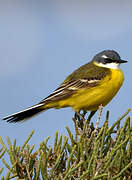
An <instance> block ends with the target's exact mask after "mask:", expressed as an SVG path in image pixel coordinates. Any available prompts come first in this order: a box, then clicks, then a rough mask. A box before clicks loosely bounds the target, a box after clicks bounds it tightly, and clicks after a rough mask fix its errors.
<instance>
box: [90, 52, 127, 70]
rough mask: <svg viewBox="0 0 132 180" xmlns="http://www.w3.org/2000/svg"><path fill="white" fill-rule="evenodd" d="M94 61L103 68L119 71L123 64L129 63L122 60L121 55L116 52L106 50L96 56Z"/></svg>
mask: <svg viewBox="0 0 132 180" xmlns="http://www.w3.org/2000/svg"><path fill="white" fill-rule="evenodd" d="M93 61H94V62H96V63H97V64H99V65H100V66H102V67H107V68H114V69H117V68H118V66H119V65H120V64H121V63H126V62H127V61H125V60H121V57H120V55H119V54H118V53H117V52H116V51H114V50H105V51H102V52H100V53H98V54H96V55H95V56H94V58H93Z"/></svg>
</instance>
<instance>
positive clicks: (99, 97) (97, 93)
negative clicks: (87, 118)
mask: <svg viewBox="0 0 132 180" xmlns="http://www.w3.org/2000/svg"><path fill="white" fill-rule="evenodd" d="M123 81H124V74H123V72H122V71H121V70H120V69H111V73H110V74H109V75H108V76H106V77H105V78H104V79H103V80H102V81H101V82H100V83H99V85H98V86H96V87H93V88H89V89H87V90H86V89H85V90H82V91H80V92H78V95H76V96H75V97H74V98H73V97H72V98H71V102H72V104H71V106H72V107H73V108H74V109H75V110H76V111H78V110H81V109H84V110H90V111H92V110H97V109H98V107H99V106H100V105H101V104H102V105H103V106H105V105H107V104H108V103H109V102H110V101H111V100H112V98H113V97H114V96H115V95H116V93H117V92H118V91H119V89H120V87H121V85H122V83H123Z"/></svg>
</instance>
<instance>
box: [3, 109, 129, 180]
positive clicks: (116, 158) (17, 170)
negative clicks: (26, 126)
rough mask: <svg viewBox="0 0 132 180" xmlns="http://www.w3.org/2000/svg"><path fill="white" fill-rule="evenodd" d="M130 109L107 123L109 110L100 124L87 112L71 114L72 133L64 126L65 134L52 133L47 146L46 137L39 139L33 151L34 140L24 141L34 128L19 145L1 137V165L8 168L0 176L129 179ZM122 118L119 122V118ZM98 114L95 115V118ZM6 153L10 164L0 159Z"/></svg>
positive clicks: (55, 178) (56, 178)
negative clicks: (51, 138) (52, 137)
mask: <svg viewBox="0 0 132 180" xmlns="http://www.w3.org/2000/svg"><path fill="white" fill-rule="evenodd" d="M129 111H130V109H129V110H128V111H127V112H126V113H125V114H124V115H123V116H122V117H120V118H119V119H118V120H117V121H116V122H115V123H113V125H112V126H111V127H109V125H108V122H109V112H107V115H106V120H105V122H104V124H103V126H102V127H101V128H98V121H97V123H96V125H95V127H94V125H93V123H91V122H90V119H91V116H89V117H88V118H87V119H85V113H82V114H80V115H77V114H76V115H75V117H74V118H73V122H74V125H75V135H73V134H72V133H71V131H70V129H69V128H68V127H66V129H67V132H68V137H66V136H64V137H63V136H62V135H61V136H60V137H58V132H56V135H55V141H54V146H53V147H51V146H48V145H47V142H48V140H49V138H50V137H47V138H46V139H45V141H43V142H42V143H41V144H40V146H39V149H38V150H37V151H36V152H33V150H34V146H35V145H34V144H33V146H32V147H30V146H29V145H28V141H29V140H30V138H31V137H32V135H33V133H34V131H32V133H31V134H30V136H29V137H28V139H27V140H26V141H25V143H24V144H23V146H22V147H20V146H16V140H14V143H13V144H12V143H11V142H10V139H9V137H6V138H7V143H8V147H6V145H5V143H4V142H3V140H2V138H0V143H1V145H2V148H1V149H0V158H1V161H2V162H3V166H4V168H5V167H6V168H7V169H8V173H7V175H6V177H4V176H2V171H3V168H2V169H0V174H1V176H2V177H1V179H3V180H4V179H25V180H28V179H29V180H31V179H34V180H39V179H44V180H62V179H63V180H69V179H71V180H74V179H77V180H83V179H84V180H85V179H87V180H91V179H92V180H94V179H101V180H102V179H104V180H105V179H110V180H114V179H115V180H117V179H123V180H125V179H126V180H127V179H129V180H130V179H131V178H132V126H131V124H130V117H128V116H127V115H128V113H129ZM124 118H126V119H125V121H124V124H123V125H121V124H122V123H121V120H122V119H124ZM99 119H100V117H98V120H99ZM5 153H8V155H9V158H10V164H12V165H11V167H10V166H9V165H8V164H9V163H7V162H6V160H5V159H4V155H5Z"/></svg>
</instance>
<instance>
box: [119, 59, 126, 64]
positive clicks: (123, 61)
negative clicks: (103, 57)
mask: <svg viewBox="0 0 132 180" xmlns="http://www.w3.org/2000/svg"><path fill="white" fill-rule="evenodd" d="M127 62H128V61H125V60H122V59H120V60H118V63H120V64H121V63H127Z"/></svg>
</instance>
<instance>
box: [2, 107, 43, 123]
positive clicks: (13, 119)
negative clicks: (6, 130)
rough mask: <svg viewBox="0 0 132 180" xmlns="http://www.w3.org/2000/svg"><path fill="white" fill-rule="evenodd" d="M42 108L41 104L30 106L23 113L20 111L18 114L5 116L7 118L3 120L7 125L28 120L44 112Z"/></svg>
mask: <svg viewBox="0 0 132 180" xmlns="http://www.w3.org/2000/svg"><path fill="white" fill-rule="evenodd" d="M42 106H43V104H38V105H35V106H32V107H30V108H28V109H25V110H23V111H20V112H18V113H15V114H12V115H10V116H7V117H5V118H3V120H6V121H7V122H9V123H17V122H21V121H25V120H28V119H29V118H31V117H32V116H34V115H36V114H38V113H40V112H42V111H44V110H46V109H44V108H42Z"/></svg>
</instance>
